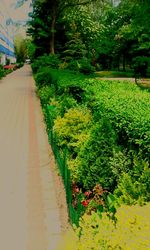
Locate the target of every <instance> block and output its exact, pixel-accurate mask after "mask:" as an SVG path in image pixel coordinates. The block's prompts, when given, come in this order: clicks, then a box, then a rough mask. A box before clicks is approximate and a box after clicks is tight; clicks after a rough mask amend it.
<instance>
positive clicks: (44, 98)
mask: <svg viewBox="0 0 150 250" xmlns="http://www.w3.org/2000/svg"><path fill="white" fill-rule="evenodd" d="M37 94H38V96H39V97H40V100H41V103H42V105H44V104H48V103H49V102H50V98H52V97H53V96H54V94H55V88H54V86H51V87H49V86H44V87H42V88H39V89H38V90H37Z"/></svg>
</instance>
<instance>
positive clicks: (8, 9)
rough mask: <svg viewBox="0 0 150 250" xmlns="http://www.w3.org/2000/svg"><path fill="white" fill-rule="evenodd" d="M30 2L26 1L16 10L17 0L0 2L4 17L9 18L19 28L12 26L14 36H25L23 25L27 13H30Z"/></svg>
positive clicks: (29, 0)
mask: <svg viewBox="0 0 150 250" xmlns="http://www.w3.org/2000/svg"><path fill="white" fill-rule="evenodd" d="M31 1H32V0H28V1H26V2H25V3H24V4H23V5H22V6H20V7H18V8H16V3H17V0H0V4H1V5H2V6H3V10H4V12H5V13H4V15H6V16H7V17H10V18H11V19H12V20H13V22H14V23H19V24H20V25H19V26H14V29H13V30H14V31H13V32H14V35H15V34H21V35H22V36H26V27H25V26H24V24H25V23H26V21H27V20H28V19H29V16H28V14H29V12H32V8H31V7H30V4H31Z"/></svg>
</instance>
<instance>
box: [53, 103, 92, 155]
mask: <svg viewBox="0 0 150 250" xmlns="http://www.w3.org/2000/svg"><path fill="white" fill-rule="evenodd" d="M90 120H91V114H90V112H89V110H88V109H86V108H80V107H76V108H71V109H69V110H68V111H67V112H66V113H65V114H64V117H57V119H56V120H55V122H54V132H55V133H56V136H57V139H58V145H59V146H61V147H63V146H65V147H67V148H68V150H69V151H70V152H77V151H78V148H79V147H80V146H81V144H82V143H83V141H84V140H85V138H86V134H87V127H88V125H89V123H90Z"/></svg>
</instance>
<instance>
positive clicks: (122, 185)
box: [115, 158, 150, 205]
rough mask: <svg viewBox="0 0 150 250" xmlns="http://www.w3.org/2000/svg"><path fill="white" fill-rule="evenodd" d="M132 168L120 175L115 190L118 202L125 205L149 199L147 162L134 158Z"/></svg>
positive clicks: (140, 202)
mask: <svg viewBox="0 0 150 250" xmlns="http://www.w3.org/2000/svg"><path fill="white" fill-rule="evenodd" d="M133 163H134V165H133V167H132V170H130V171H128V172H127V173H125V172H123V173H122V174H121V175H120V178H119V182H118V186H117V188H116V190H115V195H116V196H117V200H118V202H119V203H120V204H121V203H125V204H127V205H133V204H136V203H139V204H144V203H145V202H147V201H150V187H149V180H150V169H149V164H148V162H145V161H144V160H139V159H137V158H135V159H134V162H133Z"/></svg>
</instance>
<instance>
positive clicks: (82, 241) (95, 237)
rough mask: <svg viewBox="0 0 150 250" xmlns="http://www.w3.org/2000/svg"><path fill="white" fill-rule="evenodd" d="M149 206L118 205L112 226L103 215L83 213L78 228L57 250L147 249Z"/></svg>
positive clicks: (149, 245)
mask: <svg viewBox="0 0 150 250" xmlns="http://www.w3.org/2000/svg"><path fill="white" fill-rule="evenodd" d="M149 211H150V203H149V204H147V205H145V206H143V207H140V206H139V205H135V206H131V207H129V206H125V205H124V206H122V207H120V208H119V209H118V211H117V213H116V218H117V223H116V226H115V224H114V222H113V221H111V220H109V218H108V217H107V216H106V214H103V216H102V219H101V218H100V217H99V215H98V214H96V213H93V214H92V215H87V214H85V215H84V216H83V218H82V219H81V220H80V226H79V228H76V229H75V231H74V232H69V233H68V235H67V236H66V237H65V239H64V243H63V244H61V250H62V249H65V250H117V249H118V250H119V249H121V250H148V249H150V237H149V236H150V213H149Z"/></svg>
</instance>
